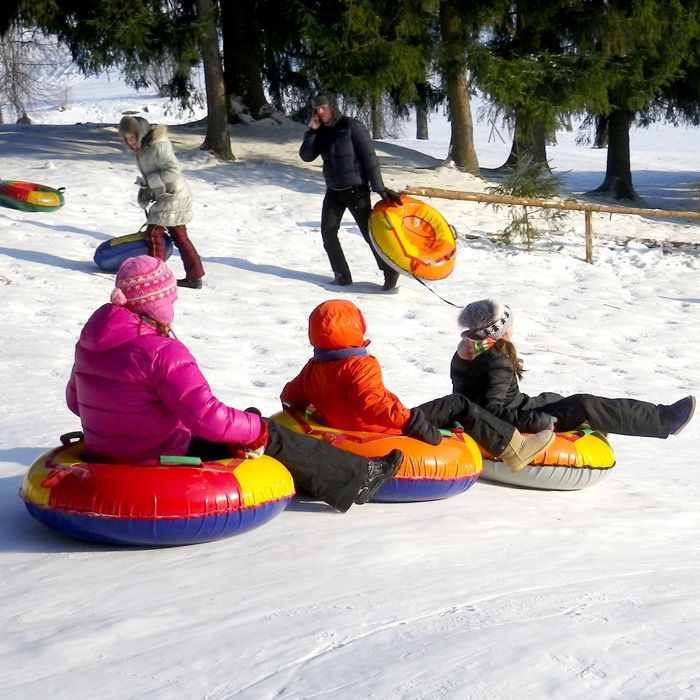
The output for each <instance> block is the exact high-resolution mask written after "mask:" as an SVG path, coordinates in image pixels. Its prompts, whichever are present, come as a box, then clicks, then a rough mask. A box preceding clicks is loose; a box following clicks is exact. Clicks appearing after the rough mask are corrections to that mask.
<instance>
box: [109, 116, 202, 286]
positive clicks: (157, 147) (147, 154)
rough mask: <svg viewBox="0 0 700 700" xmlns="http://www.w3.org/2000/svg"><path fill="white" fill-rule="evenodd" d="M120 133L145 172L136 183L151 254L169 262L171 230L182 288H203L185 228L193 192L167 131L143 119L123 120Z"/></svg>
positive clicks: (196, 258)
mask: <svg viewBox="0 0 700 700" xmlns="http://www.w3.org/2000/svg"><path fill="white" fill-rule="evenodd" d="M119 133H120V135H121V137H122V138H123V139H124V143H125V144H126V147H127V148H128V149H129V150H130V151H132V152H133V153H134V155H135V156H136V163H137V165H138V166H139V170H140V171H141V176H140V177H138V178H136V184H138V185H139V193H138V203H139V204H140V205H141V206H142V207H143V208H144V209H145V210H146V217H147V218H146V222H147V227H146V235H147V237H148V254H149V255H151V256H153V257H154V258H159V259H161V260H164V259H165V241H164V238H163V236H164V234H165V230H166V229H167V230H168V233H169V234H170V235H171V237H172V239H173V242H174V243H175V245H176V246H177V248H178V250H179V251H180V257H181V258H182V264H183V265H184V267H185V277H184V279H181V280H178V281H177V284H178V286H180V287H190V288H192V289H201V287H202V277H204V268H203V267H202V261H201V259H200V257H199V253H197V250H196V248H195V247H194V245H193V243H192V241H191V240H190V239H189V237H188V235H187V227H186V226H185V224H187V223H188V222H189V221H191V220H192V193H191V192H190V188H189V187H188V185H187V182H186V181H185V178H184V177H183V176H182V173H181V172H180V164H179V163H178V162H177V158H176V157H175V152H174V151H173V146H172V144H171V143H170V140H169V139H168V136H167V128H166V127H165V126H164V125H163V124H149V122H148V121H147V120H146V119H144V118H143V117H123V118H122V120H121V121H120V122H119Z"/></svg>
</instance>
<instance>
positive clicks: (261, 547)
mask: <svg viewBox="0 0 700 700" xmlns="http://www.w3.org/2000/svg"><path fill="white" fill-rule="evenodd" d="M69 87H70V100H68V101H67V107H68V109H65V110H63V111H58V110H57V109H56V106H57V104H58V103H50V104H46V105H43V106H37V108H36V109H35V110H33V111H30V113H29V114H30V117H31V118H32V119H33V120H34V125H32V126H2V127H0V153H2V163H3V177H4V178H7V179H19V180H29V181H33V182H40V183H43V184H46V185H51V186H54V187H59V186H60V187H65V188H66V191H65V197H66V205H65V206H64V207H63V208H62V209H60V210H58V211H56V212H51V213H22V212H18V211H14V210H11V209H8V208H2V209H0V309H1V311H0V314H1V316H0V318H1V328H2V331H1V332H0V368H1V376H2V379H3V382H2V384H3V390H2V399H1V403H0V412H1V413H0V562H1V564H2V566H1V569H2V575H1V576H0V591H1V592H2V595H1V596H0V623H1V624H2V627H3V634H2V636H1V637H0V659H2V663H1V664H0V688H1V689H2V690H0V697H2V698H3V699H4V698H9V699H12V700H14V699H15V698H17V699H19V698H21V699H22V700H30V699H31V698H44V697H47V696H48V697H52V698H71V699H74V698H93V697H99V698H101V699H102V700H108V699H111V698H115V699H116V698H119V699H122V698H145V697H148V698H163V699H166V698H167V699H169V698H202V699H204V698H206V699H207V700H223V699H224V698H227V699H228V698H251V699H258V698H290V699H292V698H382V699H384V698H411V699H413V698H421V699H429V698H431V699H432V698H460V699H461V698H474V699H479V700H481V699H483V700H487V699H488V700H493V699H495V698H498V699H500V698H503V699H506V698H516V697H518V698H521V697H522V698H557V699H559V698H561V699H566V700H569V699H571V698H577V699H578V698H596V699H597V700H598V699H600V698H615V699H620V698H629V699H638V698H654V699H658V700H662V699H663V700H677V699H683V700H691V699H696V698H698V697H700V622H698V621H699V620H700V549H698V545H697V543H698V541H699V540H700V514H699V512H698V499H699V497H700V487H699V486H698V478H697V474H698V470H699V469H700V459H698V456H697V455H698V448H697V446H698V441H699V439H700V420H699V419H697V418H696V419H695V421H694V422H693V423H691V424H690V425H689V426H688V428H686V430H685V431H684V432H683V433H682V434H681V435H680V436H678V437H675V438H670V439H669V440H668V441H663V440H653V439H642V438H630V437H615V436H614V437H612V438H611V442H612V445H613V448H614V450H615V454H616V457H617V460H618V461H617V466H616V467H615V468H614V470H613V471H612V473H611V474H610V476H608V478H607V479H606V480H605V481H603V482H602V483H600V484H598V485H596V486H594V487H592V488H590V489H586V490H582V491H577V492H546V491H531V490H523V489H516V488H508V487H505V486H502V485H497V484H493V483H488V482H485V481H484V482H481V481H480V482H477V483H476V484H475V485H474V486H473V487H472V488H471V489H470V490H469V491H467V492H466V493H465V494H463V495H461V496H458V497H455V498H452V499H447V500H444V501H438V502H430V503H411V504H369V505H367V506H362V507H355V508H353V509H351V510H350V511H349V512H348V513H347V514H345V515H340V514H338V513H335V512H332V511H331V510H330V509H328V508H327V507H325V506H324V505H323V504H318V503H314V502H308V501H294V502H293V503H292V504H291V505H290V506H289V508H288V509H287V510H286V511H285V512H284V513H282V514H281V515H280V516H279V517H278V518H276V519H274V520H272V521H271V522H270V523H268V524H267V525H265V526H263V527H261V528H259V529H257V530H253V531H251V532H248V533H245V534H243V535H241V536H239V537H234V538H231V539H227V540H221V541H217V542H212V543H209V544H202V545H196V546H189V547H180V548H169V549H168V548H164V549H138V548H137V549H128V548H119V547H107V546H99V545H95V544H90V543H81V542H77V541H73V540H69V539H65V538H62V537H60V536H58V535H57V534H55V533H53V532H51V531H49V530H48V529H46V528H44V527H42V526H41V525H39V524H38V523H36V522H35V521H34V520H33V519H32V518H30V517H29V515H28V514H27V513H26V510H25V507H24V505H23V504H22V503H21V501H20V500H19V498H18V497H17V492H18V489H19V486H20V483H21V479H22V475H23V474H24V472H25V471H26V469H27V467H28V465H29V464H30V463H31V462H32V461H33V460H34V459H35V458H36V457H37V456H38V455H39V454H41V453H42V452H44V451H45V450H46V449H47V448H48V447H50V446H53V445H55V444H57V438H58V436H59V434H61V433H63V432H66V431H68V430H73V429H76V428H77V427H78V424H77V421H76V419H75V417H74V416H73V415H72V414H70V413H69V411H68V410H67V408H66V407H65V405H64V399H63V390H64V386H65V383H66V381H67V378H68V373H69V370H70V366H71V362H72V354H73V345H74V343H75V341H76V339H77V336H78V333H79V331H80V328H81V327H82V324H83V323H84V321H85V320H86V319H87V317H88V316H89V314H90V313H91V312H92V310H93V309H94V308H96V307H97V306H98V305H100V304H102V303H104V302H105V301H106V300H107V298H108V296H109V292H110V291H111V288H112V277H111V276H110V275H108V274H105V273H102V272H100V271H99V270H98V269H97V268H96V267H95V265H94V264H93V262H92V256H93V253H94V250H95V247H96V246H97V245H98V244H99V243H101V242H102V241H104V240H107V239H108V238H110V237H112V236H115V235H121V234H124V233H130V232H132V231H135V230H137V229H138V228H139V226H140V225H141V223H142V213H141V211H140V209H139V208H138V206H137V204H136V187H135V186H134V185H133V184H132V183H133V180H134V177H135V176H136V174H137V172H136V166H135V164H134V162H133V158H132V157H131V156H130V155H129V154H128V153H126V152H125V151H124V149H123V148H122V147H121V145H120V142H119V138H118V135H117V133H116V128H115V125H116V122H117V121H118V120H119V118H120V116H121V114H122V112H124V111H127V110H134V111H139V113H141V114H142V115H143V116H145V117H147V118H148V119H150V120H152V121H163V122H166V123H169V124H172V127H171V133H172V137H173V141H174V143H175V146H176V150H177V153H178V156H179V158H180V160H181V163H182V165H183V168H184V171H185V174H186V176H187V178H188V180H189V182H190V184H191V186H192V189H193V192H194V195H195V199H196V204H195V219H194V221H193V222H192V224H191V226H190V231H191V236H192V238H193V240H194V241H195V243H196V245H197V248H198V249H199V251H200V253H201V255H202V257H203V261H204V265H205V269H206V271H207V276H206V278H205V286H204V288H203V289H202V290H201V291H197V292H195V291H189V290H184V291H182V292H181V295H180V299H179V301H178V304H177V308H176V321H175V330H176V332H177V334H178V337H180V338H181V339H182V340H184V341H185V342H186V343H187V344H188V345H189V347H190V348H191V350H192V351H193V353H194V354H195V356H196V357H197V358H198V360H199V361H200V365H201V367H202V369H203V371H204V372H205V374H206V375H207V377H208V379H209V380H210V383H211V385H212V387H213V389H214V391H215V392H216V394H217V395H218V396H219V398H221V399H222V400H224V401H226V402H228V403H230V404H232V405H235V406H237V407H240V408H243V407H245V406H249V405H257V406H258V407H259V408H260V409H261V410H262V411H263V412H264V413H266V414H268V413H272V412H274V411H276V410H277V409H278V407H279V401H278V395H279V391H280V390H281V388H282V386H283V385H284V384H285V382H286V381H288V379H290V378H291V377H292V376H294V374H295V373H296V372H297V371H298V370H299V368H300V367H301V366H302V365H303V363H304V362H305V361H306V359H307V358H308V356H309V354H310V348H309V346H308V340H307V337H306V320H307V317H308V314H309V312H310V311H311V310H312V309H313V308H314V307H315V306H316V305H317V304H318V303H320V302H321V301H323V300H325V299H329V298H332V297H336V296H343V297H344V298H348V299H351V300H352V301H354V302H355V303H357V304H358V305H359V306H360V308H362V310H363V312H364V313H365V317H366V319H367V323H368V326H369V330H368V334H369V337H371V338H372V345H371V350H372V351H373V353H374V354H375V355H376V356H377V357H378V358H379V359H380V361H381V363H382V365H383V368H384V374H385V381H386V384H387V386H388V387H389V388H391V389H392V390H393V391H395V392H396V393H397V394H398V395H399V396H400V397H401V398H402V399H403V400H404V402H405V403H406V404H408V405H414V404H417V403H420V402H422V401H425V400H427V399H430V398H433V397H436V396H440V395H443V394H444V393H447V392H448V391H449V390H450V382H449V373H448V370H449V361H450V358H451V356H452V353H453V352H454V348H455V346H456V344H457V341H458V329H457V325H456V315H457V310H456V309H455V308H454V307H452V306H449V305H448V304H445V303H443V301H441V300H440V299H439V298H438V297H437V296H435V295H433V294H431V293H430V292H429V291H428V290H427V289H426V288H425V287H423V286H421V285H419V284H418V283H416V282H415V281H412V280H408V279H406V278H402V280H401V282H400V291H399V293H398V295H395V296H385V295H380V294H373V293H368V292H370V291H371V289H372V287H371V286H370V285H369V284H368V283H377V282H379V281H380V274H379V272H378V270H376V268H375V266H374V264H373V261H372V259H371V256H370V252H369V250H368V248H367V246H366V245H365V243H364V242H363V241H362V239H361V237H360V236H359V233H358V232H357V230H356V228H355V226H354V223H353V222H352V220H351V219H350V218H348V219H346V220H345V221H344V223H343V229H342V231H343V233H342V241H343V245H344V248H345V250H346V254H347V256H348V259H349V262H350V265H351V268H352V271H353V275H354V278H355V280H356V282H357V284H356V285H354V286H353V287H349V288H343V289H338V288H333V287H331V286H330V285H329V284H328V281H329V277H330V273H329V268H328V263H327V259H326V256H325V253H324V251H323V248H322V246H321V241H320V233H319V223H320V210H321V199H322V194H323V185H322V177H321V173H320V165H319V163H313V164H304V163H302V162H301V161H300V160H299V158H298V155H297V149H298V146H299V143H300V141H301V138H302V135H303V131H304V128H303V127H302V126H300V125H298V124H293V123H289V122H285V123H284V124H282V125H278V124H275V123H273V122H266V123H258V124H255V125H251V126H237V127H235V128H233V129H232V136H233V148H234V152H235V153H236V155H237V158H238V160H237V161H236V162H235V163H230V164H223V163H220V162H217V161H216V159H214V158H213V157H211V156H210V155H208V154H206V153H204V152H202V151H200V150H198V146H199V144H200V143H201V141H202V136H203V129H202V127H201V125H191V124H188V123H186V122H194V121H195V120H196V119H198V118H200V117H201V116H202V114H201V113H195V114H192V115H177V114H175V113H173V112H172V111H167V109H166V105H165V104H164V102H163V101H162V100H159V99H158V98H156V97H154V96H153V95H151V94H147V93H142V94H136V93H134V92H133V91H130V90H129V89H127V88H124V87H123V85H122V83H121V82H120V81H119V80H118V78H117V77H114V76H112V78H111V80H106V79H105V77H104V76H103V77H102V78H99V79H93V80H89V81H83V80H81V79H77V78H72V82H70V84H69ZM61 102H65V101H64V100H61ZM64 106H66V105H64ZM146 108H147V111H145V110H146ZM494 134H495V132H493V130H492V128H491V125H490V124H488V123H483V122H478V123H477V139H476V143H477V150H478V153H479V157H480V160H481V164H482V166H484V167H496V166H498V165H500V164H501V163H502V162H503V160H504V159H505V156H506V155H507V151H508V148H509V144H508V143H503V142H501V141H500V140H498V139H496V140H494V139H491V141H489V135H494ZM405 136H406V137H404V138H400V139H397V140H391V141H386V142H383V143H381V144H378V152H379V154H380V157H381V161H382V166H383V172H384V176H385V181H386V182H387V184H388V185H389V186H392V187H394V188H395V189H401V188H402V187H405V186H408V185H416V186H434V187H445V188H450V189H465V190H481V189H484V188H485V187H486V186H488V185H489V184H490V183H485V182H482V181H479V180H476V179H475V178H472V177H470V176H468V175H465V174H462V173H459V172H457V171H455V170H454V169H451V168H447V167H435V166H438V165H439V163H440V161H441V160H442V159H444V157H445V154H446V152H447V143H448V139H449V131H448V128H447V125H446V123H445V120H444V118H443V117H442V116H440V115H436V116H435V117H434V119H433V120H432V122H431V140H430V141H427V142H425V141H415V140H413V139H412V138H409V136H412V127H407V129H406V135H405ZM575 136H576V134H573V133H572V134H559V137H558V141H559V145H558V146H554V147H550V149H549V154H550V157H551V159H552V163H553V165H554V166H555V168H556V169H557V170H558V171H560V172H565V171H568V174H567V176H566V182H567V186H568V188H569V189H570V190H571V191H572V192H575V193H579V192H584V191H586V190H588V189H590V188H591V187H593V186H596V185H598V184H600V182H602V178H603V172H604V167H605V152H604V151H596V150H592V149H590V148H587V147H582V146H576V144H575ZM506 141H508V137H507V135H506ZM699 149H700V139H698V134H697V130H683V129H678V130H674V129H672V128H670V127H664V126H658V127H655V128H653V129H649V130H635V131H634V133H633V138H632V163H633V168H634V182H635V186H636V187H637V189H638V191H639V193H640V194H641V195H642V196H643V197H644V198H645V202H646V204H647V206H654V207H655V206H668V207H672V208H682V207H687V208H693V207H694V208H696V209H697V191H696V188H697V183H698V182H699V181H700V171H699V170H698V165H697V163H698V162H699V156H700V153H699V152H698V151H699ZM694 188H695V189H694ZM432 204H434V205H435V206H437V207H438V208H439V209H440V211H441V212H442V213H443V214H444V215H445V216H446V218H447V219H448V220H449V221H450V222H451V223H452V224H454V225H455V226H456V228H457V229H458V231H460V232H463V233H470V234H476V235H477V236H478V238H476V239H473V240H472V239H466V238H465V239H463V240H462V241H461V244H460V249H459V259H458V264H457V267H456V270H455V272H454V273H453V274H452V275H451V276H450V277H449V278H448V279H447V280H444V281H442V282H439V283H435V284H433V285H431V286H432V287H433V288H434V289H435V291H437V292H438V293H439V294H440V295H441V296H443V297H444V298H445V299H447V300H450V301H453V302H454V303H456V304H460V305H461V304H465V303H467V302H469V301H471V300H474V299H478V298H483V297H486V296H493V297H496V298H498V299H501V300H503V301H505V302H507V303H509V304H510V305H511V306H512V308H513V310H514V312H515V318H516V321H515V324H516V332H517V336H516V342H517V343H518V346H519V348H520V350H521V353H522V355H523V357H524V359H525V362H526V368H527V369H529V371H528V372H527V374H526V379H525V381H524V387H523V388H524V390H525V391H529V392H530V393H537V392H539V391H543V390H552V391H554V390H556V391H560V392H563V393H574V392H580V391H588V392H593V393H599V394H603V395H620V396H633V397H637V398H643V399H647V400H651V401H655V402H660V403H669V402H672V401H675V400H677V399H679V398H681V397H682V396H684V395H686V394H689V393H694V394H696V395H697V394H700V369H699V368H698V361H697V356H698V350H699V349H700V286H699V283H698V270H699V269H700V260H699V259H698V253H697V247H696V246H687V247H684V248H674V249H671V248H669V247H662V246H657V247H647V246H646V245H643V244H641V243H638V242H634V241H631V242H629V243H627V244H626V245H619V244H615V243H614V242H612V241H610V240H609V239H610V238H612V237H615V238H617V237H623V238H626V237H637V238H644V239H655V240H663V239H670V240H674V241H680V240H683V241H688V242H691V243H694V244H698V243H700V233H699V231H700V228H699V227H698V224H697V222H696V223H694V224H693V223H689V222H687V221H674V220H671V219H669V220H651V219H645V218H640V217H633V216H613V217H608V216H602V215H597V216H596V217H595V231H596V234H597V235H600V238H599V239H597V242H596V247H595V250H594V255H595V264H593V265H588V264H586V263H585V262H584V261H583V255H584V243H583V215H582V214H580V213H575V214H572V215H571V217H570V219H569V223H568V227H567V230H565V231H564V232H563V233H559V234H556V235H551V236H548V237H546V238H545V239H543V240H542V241H541V242H540V243H539V244H538V246H537V250H536V251H535V252H533V253H526V252H524V251H523V250H521V249H520V248H519V247H518V246H517V245H514V246H510V247H508V248H502V247H499V246H497V245H496V244H494V243H493V242H491V240H490V238H489V236H491V235H492V234H493V233H495V232H496V231H498V230H499V229H500V228H503V226H504V225H505V221H506V220H505V216H504V214H503V213H498V214H496V213H494V212H493V210H492V209H491V208H489V207H486V206H484V205H479V204H472V203H465V202H454V201H441V200H433V201H432ZM170 263H171V266H172V267H173V269H174V270H175V272H176V274H177V275H178V276H180V275H181V272H182V266H181V263H180V261H179V259H178V258H177V256H174V257H173V258H171V261H170Z"/></svg>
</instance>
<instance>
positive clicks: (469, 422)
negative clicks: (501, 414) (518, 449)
mask: <svg viewBox="0 0 700 700" xmlns="http://www.w3.org/2000/svg"><path fill="white" fill-rule="evenodd" d="M416 408H418V409H420V410H421V411H422V412H423V414H424V415H425V417H426V418H427V420H428V423H431V424H432V425H434V426H436V427H438V428H444V427H449V425H450V423H453V422H454V421H457V422H458V423H460V424H461V425H462V426H463V427H464V432H465V433H468V434H469V435H471V437H473V438H474V440H476V441H477V442H478V443H479V444H480V445H481V446H482V447H484V448H486V449H487V450H488V451H489V452H490V453H491V454H492V455H494V456H498V455H500V454H501V453H502V452H503V450H505V449H506V447H507V446H508V443H509V442H510V440H511V438H512V437H513V433H514V432H515V428H514V427H513V426H512V425H510V424H509V423H506V422H505V421H502V420H501V419H500V418H496V416H494V415H493V414H491V413H489V412H488V411H487V410H486V409H483V408H481V407H480V406H477V405H476V404H475V403H473V402H471V401H470V400H469V399H468V398H467V397H466V396H463V395H462V394H450V395H449V396H443V397H442V398H441V399H433V400H432V401H428V402H427V403H424V404H421V405H420V406H416Z"/></svg>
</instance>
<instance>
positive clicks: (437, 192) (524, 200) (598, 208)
mask: <svg viewBox="0 0 700 700" xmlns="http://www.w3.org/2000/svg"><path fill="white" fill-rule="evenodd" d="M401 192H402V193H403V194H414V195H418V196H419V197H440V198H442V199H459V200H464V201H467V202H481V203H482V204H517V205H519V206H523V207H540V208H543V209H567V210H569V211H582V212H585V226H586V229H585V233H586V262H588V263H592V262H593V212H599V213H602V214H634V215H635V216H655V217H658V218H666V219H697V220H699V221H700V211H667V210H665V209H643V208H636V207H617V206H612V205H606V204H584V203H581V202H570V201H565V200H562V201H553V200H547V199H534V198H529V197H512V196H510V195H506V194H488V193H486V192H462V191H460V190H443V189H440V188H436V187H411V186H408V187H405V188H404V189H403V190H401Z"/></svg>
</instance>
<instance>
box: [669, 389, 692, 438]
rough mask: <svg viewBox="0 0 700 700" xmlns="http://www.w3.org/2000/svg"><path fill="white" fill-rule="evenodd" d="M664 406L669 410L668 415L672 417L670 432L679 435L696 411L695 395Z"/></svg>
mask: <svg viewBox="0 0 700 700" xmlns="http://www.w3.org/2000/svg"><path fill="white" fill-rule="evenodd" d="M664 408H665V409H666V410H667V411H668V416H669V418H670V419H671V429H670V430H669V434H670V435H678V433H680V432H681V430H683V428H685V426H686V425H688V423H690V419H691V418H692V417H693V413H695V397H694V396H686V397H685V398H684V399H681V400H680V401H676V403H672V404H671V405H670V406H665V407H664Z"/></svg>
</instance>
